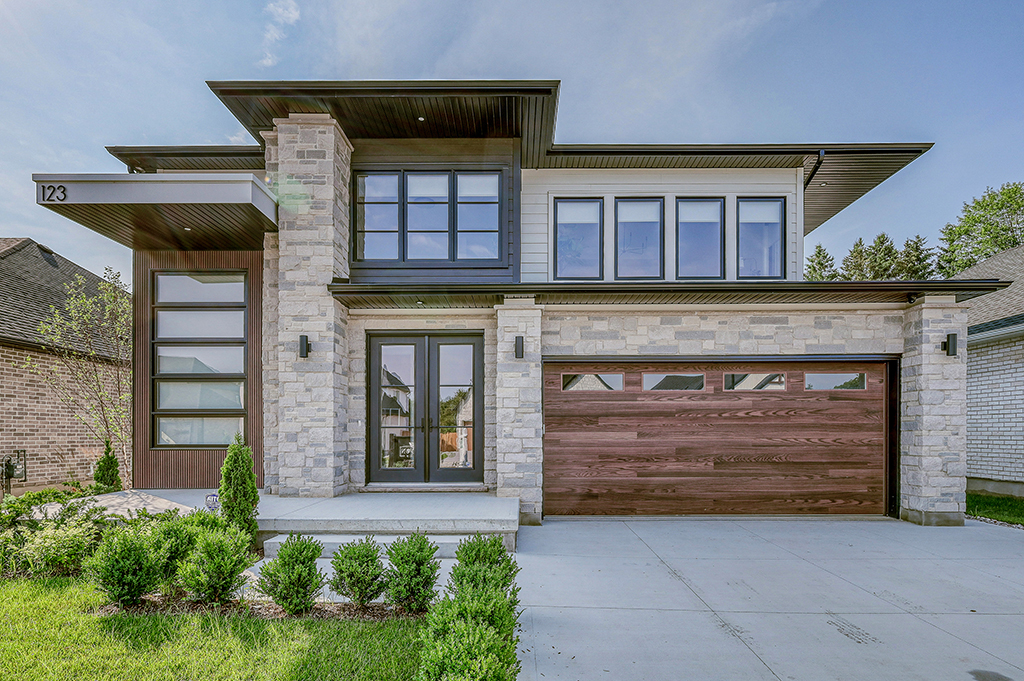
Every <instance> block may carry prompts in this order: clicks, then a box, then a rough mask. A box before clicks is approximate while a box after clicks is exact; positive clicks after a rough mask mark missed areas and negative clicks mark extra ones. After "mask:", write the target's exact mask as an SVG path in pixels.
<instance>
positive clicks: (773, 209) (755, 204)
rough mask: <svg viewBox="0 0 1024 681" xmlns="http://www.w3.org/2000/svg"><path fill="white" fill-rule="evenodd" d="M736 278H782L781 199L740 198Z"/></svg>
mask: <svg viewBox="0 0 1024 681" xmlns="http://www.w3.org/2000/svg"><path fill="white" fill-rule="evenodd" d="M738 204H739V205H738V209H739V233H738V236H737V239H738V248H739V276H740V277H775V278H778V277H782V250H783V249H782V245H783V240H782V239H783V235H782V204H783V202H782V199H741V200H740V201H739V202H738Z"/></svg>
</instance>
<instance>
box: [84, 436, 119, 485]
mask: <svg viewBox="0 0 1024 681" xmlns="http://www.w3.org/2000/svg"><path fill="white" fill-rule="evenodd" d="M92 479H93V480H95V481H96V485H97V486H99V487H101V488H105V489H106V490H108V491H119V490H121V489H123V487H124V486H123V485H122V484H121V474H120V472H118V466H117V457H116V456H114V448H113V447H112V446H111V445H110V440H104V442H103V456H101V457H100V460H99V461H97V462H96V472H95V473H94V474H93V476H92ZM97 493H102V492H97Z"/></svg>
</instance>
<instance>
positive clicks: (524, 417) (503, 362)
mask: <svg viewBox="0 0 1024 681" xmlns="http://www.w3.org/2000/svg"><path fill="white" fill-rule="evenodd" d="M495 310H497V315H498V350H497V355H498V356H497V364H498V374H497V379H496V392H497V417H496V420H497V431H498V432H497V436H498V437H497V440H498V441H497V449H498V462H497V474H498V480H497V484H498V488H497V495H498V496H499V497H519V522H520V523H522V524H523V525H539V524H540V522H541V514H542V510H543V509H542V505H541V504H542V484H543V477H544V472H543V460H544V455H543V427H544V417H543V413H542V411H541V394H542V392H543V387H544V379H543V373H542V367H541V347H540V346H541V332H540V330H541V308H540V307H538V306H537V305H535V304H534V299H533V298H532V297H523V298H516V297H513V296H506V297H505V302H504V304H502V305H497V306H495ZM516 336H522V337H523V358H522V359H517V358H516V355H515V346H516Z"/></svg>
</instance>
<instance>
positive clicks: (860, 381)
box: [804, 374, 868, 390]
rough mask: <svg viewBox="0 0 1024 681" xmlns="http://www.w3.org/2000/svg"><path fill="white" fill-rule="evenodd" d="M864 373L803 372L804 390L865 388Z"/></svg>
mask: <svg viewBox="0 0 1024 681" xmlns="http://www.w3.org/2000/svg"><path fill="white" fill-rule="evenodd" d="M867 387H868V386H867V381H866V380H865V378H864V374H804V388H805V389H806V390H866V389H867Z"/></svg>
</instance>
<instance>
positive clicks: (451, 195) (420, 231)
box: [354, 171, 504, 262]
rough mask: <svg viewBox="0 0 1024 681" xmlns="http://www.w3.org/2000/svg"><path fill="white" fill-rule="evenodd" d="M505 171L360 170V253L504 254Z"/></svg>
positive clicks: (461, 257)
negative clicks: (503, 185)
mask: <svg viewBox="0 0 1024 681" xmlns="http://www.w3.org/2000/svg"><path fill="white" fill-rule="evenodd" d="M500 206H501V173H500V172H459V171H456V172H450V171H449V172H409V171H396V172H381V173H360V174H358V175H356V211H355V230H354V234H355V239H354V241H355V259H356V260H391V261H401V262H414V261H431V260H432V261H465V260H501V259H502V257H503V255H504V254H503V252H502V248H501V232H502V230H501V210H500Z"/></svg>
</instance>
